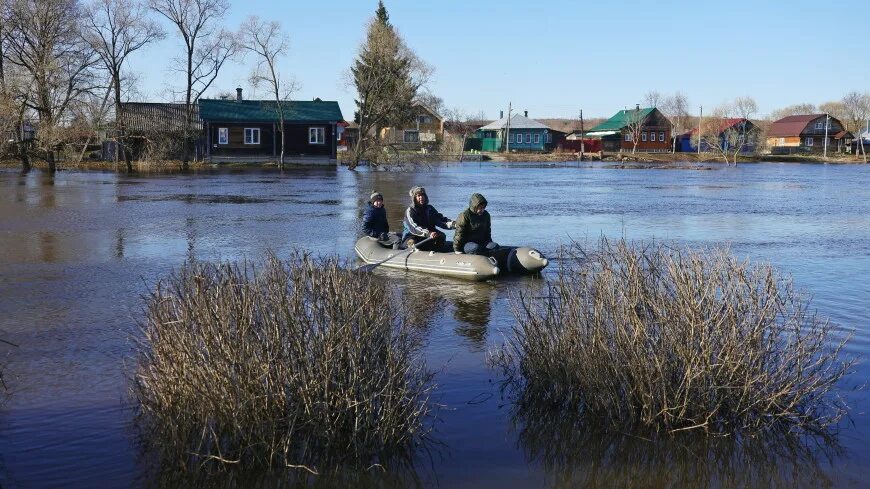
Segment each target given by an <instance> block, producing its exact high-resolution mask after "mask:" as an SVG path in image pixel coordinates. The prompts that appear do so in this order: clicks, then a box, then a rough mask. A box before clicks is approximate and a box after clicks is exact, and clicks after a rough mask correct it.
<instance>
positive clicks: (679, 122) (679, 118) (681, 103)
mask: <svg viewBox="0 0 870 489" xmlns="http://www.w3.org/2000/svg"><path fill="white" fill-rule="evenodd" d="M660 110H661V111H662V112H663V113H664V114H665V117H667V118H668V120H670V121H671V136H672V137H671V152H672V153H675V152H676V151H677V138H676V135H678V134H683V133H684V132H686V131H688V130H689V122H690V119H691V116H690V115H689V98H688V97H686V95H684V94H683V93H682V92H676V93H674V94H673V95H671V96H669V97H666V98H665V100H664V101H663V102H662V105H661V108H660Z"/></svg>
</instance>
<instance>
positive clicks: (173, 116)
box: [121, 102, 202, 134]
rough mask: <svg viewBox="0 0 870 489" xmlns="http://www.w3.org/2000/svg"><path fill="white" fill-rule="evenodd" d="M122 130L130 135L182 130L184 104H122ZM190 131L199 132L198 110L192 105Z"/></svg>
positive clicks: (200, 124) (200, 125)
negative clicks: (130, 133)
mask: <svg viewBox="0 0 870 489" xmlns="http://www.w3.org/2000/svg"><path fill="white" fill-rule="evenodd" d="M121 107H122V110H121V117H122V119H123V122H124V128H125V129H126V130H127V131H129V132H132V133H134V134H135V133H149V132H164V133H167V132H176V131H182V130H183V129H184V116H185V107H186V106H185V104H173V103H155V102H124V103H122V104H121ZM192 109H193V114H192V115H193V118H192V120H191V123H190V125H191V129H193V130H199V129H200V128H202V123H201V122H200V120H199V108H198V107H197V106H196V105H195V104H194V105H193V106H192Z"/></svg>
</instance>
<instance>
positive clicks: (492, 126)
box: [480, 114, 549, 131]
mask: <svg viewBox="0 0 870 489" xmlns="http://www.w3.org/2000/svg"><path fill="white" fill-rule="evenodd" d="M506 125H507V117H502V118H501V119H499V120H497V121H494V122H491V123H489V124H487V125H485V126H483V127H481V128H480V130H481V131H494V130H498V129H504V128H505V126H506ZM511 129H549V127H547V126H545V125H544V124H541V123H540V122H538V121H536V120H532V119H529V118H528V117H525V116H523V115H521V114H514V115H513V117H511Z"/></svg>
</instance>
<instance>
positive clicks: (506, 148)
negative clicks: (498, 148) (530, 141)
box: [504, 102, 512, 153]
mask: <svg viewBox="0 0 870 489" xmlns="http://www.w3.org/2000/svg"><path fill="white" fill-rule="evenodd" d="M511 110H512V109H511V102H508V113H507V122H506V123H505V126H504V127H505V130H504V141H505V145H504V152H505V153H510V152H511Z"/></svg>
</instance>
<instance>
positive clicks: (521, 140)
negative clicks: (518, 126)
mask: <svg viewBox="0 0 870 489" xmlns="http://www.w3.org/2000/svg"><path fill="white" fill-rule="evenodd" d="M514 140H516V143H517V144H523V134H522V133H520V132H518V133H517V137H515V138H514Z"/></svg>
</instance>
